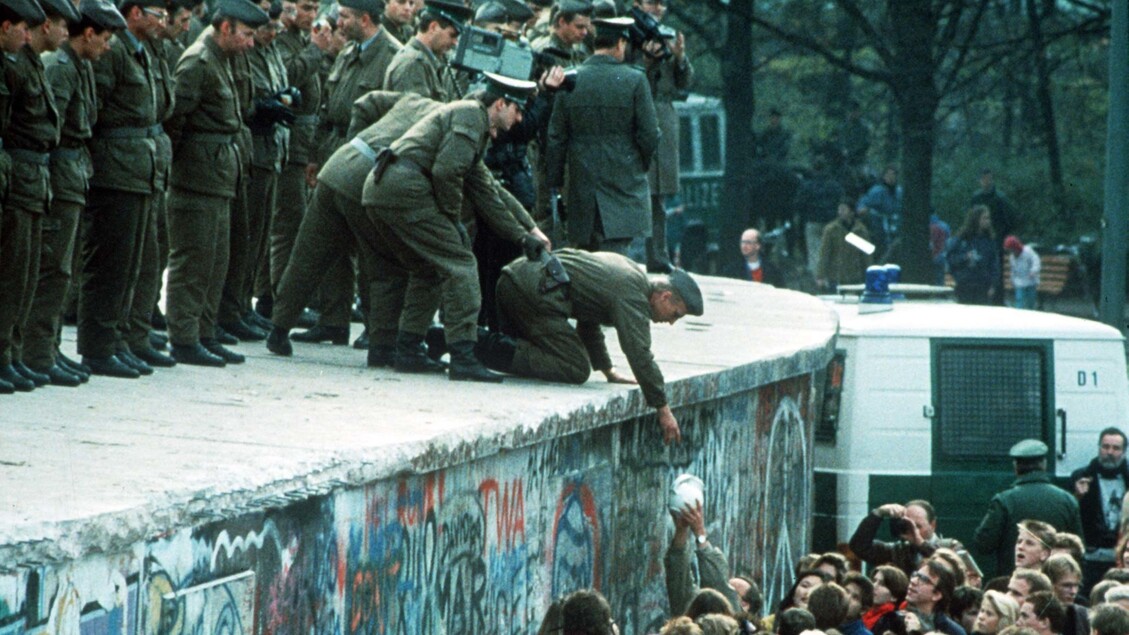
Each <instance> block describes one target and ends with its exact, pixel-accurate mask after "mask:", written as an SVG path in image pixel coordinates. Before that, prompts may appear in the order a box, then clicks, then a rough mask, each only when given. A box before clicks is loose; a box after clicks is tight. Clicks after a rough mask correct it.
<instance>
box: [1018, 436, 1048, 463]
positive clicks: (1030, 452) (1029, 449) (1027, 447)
mask: <svg viewBox="0 0 1129 635" xmlns="http://www.w3.org/2000/svg"><path fill="white" fill-rule="evenodd" d="M1047 452H1049V450H1048V448H1047V444H1046V443H1043V442H1042V441H1040V440H1038V439H1024V440H1022V441H1020V442H1019V443H1016V444H1015V445H1013V446H1011V451H1010V452H1008V456H1010V457H1011V458H1013V459H1041V458H1044V457H1046V456H1047Z"/></svg>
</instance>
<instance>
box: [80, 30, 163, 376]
mask: <svg viewBox="0 0 1129 635" xmlns="http://www.w3.org/2000/svg"><path fill="white" fill-rule="evenodd" d="M158 69H159V62H158V61H157V60H154V59H153V58H152V57H151V56H150V55H149V52H148V51H147V50H146V49H145V47H143V46H142V44H141V42H140V41H138V40H137V38H136V37H134V36H133V34H131V33H130V32H129V31H126V30H123V31H120V32H118V33H117V34H115V35H114V37H113V38H112V39H111V40H110V50H109V51H108V52H107V53H106V54H104V55H103V56H102V57H101V58H100V59H99V60H98V62H96V63H95V64H94V80H95V88H96V90H97V93H98V101H99V104H100V109H99V112H98V125H97V127H95V129H94V136H93V139H92V140H91V144H90V152H91V157H92V158H93V161H94V175H93V176H92V177H91V179H90V193H89V195H88V196H87V202H86V210H85V212H84V213H83V219H82V236H83V246H82V292H81V294H80V296H79V309H78V320H79V324H78V351H79V353H80V354H82V355H83V356H85V357H88V358H90V359H91V360H92V361H93V360H107V362H108V360H109V358H110V357H111V356H116V355H117V353H119V352H121V351H124V350H125V349H126V342H125V334H126V331H127V328H128V324H127V323H128V317H129V313H128V312H129V308H130V305H131V302H132V299H133V294H134V291H135V289H136V286H137V283H138V278H139V275H140V268H141V258H142V255H143V253H144V251H143V250H144V245H145V237H146V235H147V232H148V227H147V225H148V223H149V222H150V220H151V219H152V215H153V210H152V205H153V200H154V198H155V197H156V196H158V195H159V193H160V190H159V189H158V179H159V172H160V170H159V168H160V157H159V156H158V145H157V139H158V137H160V136H162V135H164V131H163V130H162V129H161V125H160V123H159V122H160V119H159V113H158V102H157V94H158V91H159V90H160V87H159V79H158V76H157V74H158V72H159V70H158ZM148 308H152V307H151V306H150V307H148ZM94 363H97V362H94ZM108 363H109V362H108Z"/></svg>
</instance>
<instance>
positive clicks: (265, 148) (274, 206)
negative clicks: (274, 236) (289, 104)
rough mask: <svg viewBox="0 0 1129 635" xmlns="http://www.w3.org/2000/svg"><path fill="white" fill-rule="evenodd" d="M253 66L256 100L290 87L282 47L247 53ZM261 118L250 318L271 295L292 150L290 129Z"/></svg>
mask: <svg viewBox="0 0 1129 635" xmlns="http://www.w3.org/2000/svg"><path fill="white" fill-rule="evenodd" d="M247 57H248V61H249V62H250V65H251V81H252V86H253V87H254V99H256V100H261V99H265V98H268V97H270V96H271V95H275V94H276V93H278V92H279V91H281V90H283V89H284V88H286V87H287V86H288V85H289V84H288V82H287V76H286V65H285V63H284V62H283V61H282V55H281V54H280V52H279V50H278V47H277V46H276V45H275V43H274V42H272V43H271V44H270V45H269V46H256V47H255V48H253V49H251V50H250V51H248V52H247ZM260 117H261V114H260V113H256V114H254V115H252V121H251V133H252V143H253V146H252V155H251V178H250V181H249V183H248V196H247V201H248V212H249V215H248V219H249V223H248V229H249V237H250V243H249V245H248V246H249V250H248V254H249V256H248V266H247V267H246V269H245V274H244V276H245V277H244V280H243V287H242V289H241V290H240V296H239V297H240V300H241V302H242V303H243V304H242V305H241V308H242V309H243V313H244V314H246V313H247V312H249V311H250V310H251V297H252V296H258V297H260V298H261V297H265V296H269V295H271V285H270V279H271V273H270V252H269V249H268V236H269V233H270V230H269V228H270V221H271V219H272V218H274V215H275V213H276V212H277V210H278V177H279V174H281V173H282V167H283V165H285V164H286V156H287V153H288V151H289V146H290V128H288V127H286V126H283V125H281V124H280V123H277V122H264V121H262V120H261V119H260Z"/></svg>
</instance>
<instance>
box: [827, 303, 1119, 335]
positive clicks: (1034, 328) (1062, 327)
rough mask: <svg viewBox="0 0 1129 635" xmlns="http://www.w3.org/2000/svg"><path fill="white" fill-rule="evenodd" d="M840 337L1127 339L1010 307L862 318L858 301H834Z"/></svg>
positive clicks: (904, 309)
mask: <svg viewBox="0 0 1129 635" xmlns="http://www.w3.org/2000/svg"><path fill="white" fill-rule="evenodd" d="M828 304H829V306H830V307H831V308H833V309H834V310H835V311H836V312H837V313H838V314H839V333H840V335H845V336H855V337H861V336H866V337H987V338H1015V339H1058V340H1061V339H1074V340H1122V339H1124V338H1123V337H1122V335H1121V333H1120V332H1118V330H1117V329H1115V328H1113V327H1111V326H1108V325H1106V324H1102V323H1101V322H1096V321H1093V320H1085V319H1081V318H1075V317H1069V316H1066V315H1059V314H1057V313H1047V312H1044V311H1024V310H1020V309H1012V308H1008V307H995V306H970V305H966V304H953V303H947V302H895V303H894V305H893V306H894V309H893V310H892V311H885V312H881V313H867V314H863V315H860V314H859V305H858V304H857V303H839V302H829V303H828Z"/></svg>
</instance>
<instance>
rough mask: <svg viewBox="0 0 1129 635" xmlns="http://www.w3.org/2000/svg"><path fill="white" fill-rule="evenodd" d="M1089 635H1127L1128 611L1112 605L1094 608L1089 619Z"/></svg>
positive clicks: (1128, 627) (1128, 633) (1128, 626)
mask: <svg viewBox="0 0 1129 635" xmlns="http://www.w3.org/2000/svg"><path fill="white" fill-rule="evenodd" d="M1090 635H1129V611H1127V610H1125V609H1124V608H1122V607H1120V606H1116V605H1113V604H1105V605H1102V606H1099V607H1096V608H1095V609H1094V611H1093V614H1092V616H1091V618H1090Z"/></svg>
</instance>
